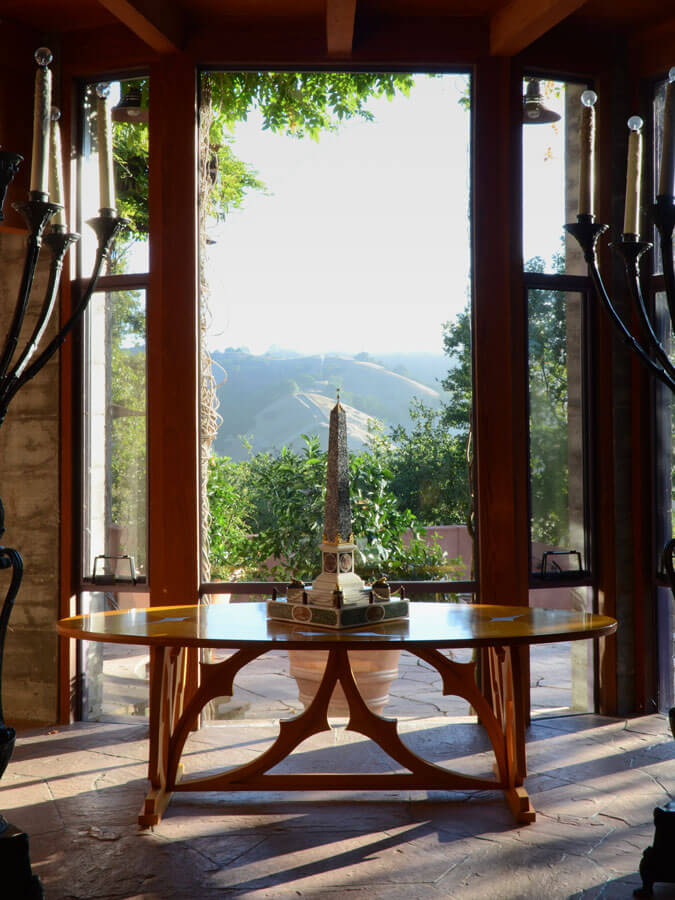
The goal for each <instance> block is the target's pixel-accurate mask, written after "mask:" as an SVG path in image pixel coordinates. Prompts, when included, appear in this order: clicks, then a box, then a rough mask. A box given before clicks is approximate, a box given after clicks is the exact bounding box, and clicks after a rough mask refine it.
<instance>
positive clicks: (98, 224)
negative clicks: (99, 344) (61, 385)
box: [0, 150, 127, 896]
mask: <svg viewBox="0 0 675 900" xmlns="http://www.w3.org/2000/svg"><path fill="white" fill-rule="evenodd" d="M21 161H22V157H21V156H20V155H19V154H17V153H10V152H8V151H6V150H0V219H2V218H3V217H4V216H3V213H2V207H3V206H4V200H5V196H6V193H7V188H8V186H9V184H10V182H11V181H12V179H13V178H14V175H15V174H16V172H17V171H18V168H19V165H20V163H21ZM13 205H14V208H15V209H16V210H17V211H18V212H19V213H20V214H21V215H22V216H23V218H24V220H25V222H26V226H27V231H28V237H27V243H26V256H25V260H24V263H23V271H22V274H21V280H20V283H19V288H18V296H17V299H16V305H15V307H14V310H13V313H12V314H11V321H9V318H10V317H8V327H7V331H6V334H5V336H4V343H2V349H1V350H0V425H2V423H3V422H4V420H5V416H6V415H7V410H8V407H9V404H10V403H11V401H12V400H13V399H14V397H15V396H16V394H17V393H18V392H19V391H20V390H21V388H22V387H23V386H24V385H25V384H27V382H29V381H30V380H31V379H32V378H34V377H35V375H37V373H38V372H39V371H40V370H41V369H42V367H43V366H44V365H45V363H47V362H48V361H49V360H50V359H51V357H52V356H53V355H54V354H55V353H56V351H57V350H58V349H59V348H60V347H61V345H62V344H63V342H64V341H65V339H66V337H67V336H68V334H69V333H70V332H71V331H72V330H73V328H74V327H75V326H76V325H77V323H78V322H79V321H80V319H81V318H82V315H83V313H84V311H85V309H86V308H87V304H88V303H89V300H90V299H91V296H92V294H93V293H94V291H95V289H96V284H97V281H98V278H99V276H100V274H101V272H102V271H103V268H104V265H105V263H106V261H107V259H108V257H109V255H110V251H111V249H112V246H113V242H114V240H115V237H116V235H117V234H118V232H119V231H120V229H121V228H122V227H123V226H124V225H125V224H126V223H127V220H126V219H123V218H121V217H119V216H117V214H116V212H115V210H114V209H107V208H106V209H101V210H100V214H99V215H98V216H97V217H95V218H93V219H90V220H89V222H88V224H89V225H90V226H91V227H92V228H93V230H94V232H95V233H96V237H97V239H98V247H97V251H96V257H95V261H94V268H93V271H92V274H91V277H90V279H89V282H88V284H87V285H86V288H85V289H84V291H83V293H82V294H81V296H80V298H79V300H78V302H77V303H76V304H75V306H74V308H73V309H72V312H71V313H70V315H69V317H68V318H67V319H66V321H65V322H64V324H62V325H61V327H60V328H59V330H58V332H57V334H56V336H55V337H53V338H52V339H51V340H49V341H46V340H43V338H44V336H45V332H46V330H47V327H48V325H49V323H50V321H51V320H52V318H53V315H54V308H55V305H56V298H57V295H58V288H59V282H60V278H61V271H62V268H63V261H64V258H65V255H66V253H67V252H68V249H69V247H70V246H71V245H72V244H74V243H75V242H76V241H77V240H79V235H78V234H75V233H73V232H69V231H67V229H66V226H65V225H52V226H50V227H49V230H47V231H46V228H47V226H48V223H49V220H50V219H51V218H52V216H53V215H54V214H55V213H56V212H57V211H59V210H60V209H62V207H61V206H60V205H59V204H57V203H51V202H49V198H48V195H47V194H44V193H42V192H40V191H31V192H30V193H29V197H28V200H27V201H26V202H24V203H15V204H13ZM43 244H46V245H47V247H48V248H49V251H50V262H49V275H48V279H47V284H46V288H45V292H44V296H43V297H42V299H41V301H40V298H38V305H37V318H36V324H35V326H34V328H33V329H32V332H31V333H30V336H29V337H28V338H27V339H26V340H25V343H24V344H23V347H22V348H20V343H21V342H22V341H23V340H24V337H23V335H22V327H23V325H24V321H25V319H26V313H27V312H28V310H29V306H31V304H32V302H33V298H32V297H31V289H32V287H33V281H34V276H35V270H36V266H37V263H38V259H39V257H40V251H41V249H42V246H43ZM4 525H5V523H4V508H3V505H2V500H0V541H1V540H2V536H3V534H4V531H5V527H4ZM0 569H11V579H10V583H9V588H8V590H7V593H6V596H5V599H4V602H3V604H2V611H1V612H0V777H2V774H3V772H4V771H5V769H6V767H7V764H8V763H9V760H10V758H11V756H12V752H13V750H14V744H15V741H16V732H15V729H14V728H11V727H8V726H7V725H6V724H5V720H4V715H3V708H2V662H3V655H4V647H5V638H6V636H7V628H8V624H9V618H10V615H11V612H12V608H13V606H14V601H15V600H16V597H17V594H18V592H19V588H20V586H21V580H22V577H23V562H22V559H21V554H20V553H19V552H18V550H14V549H12V548H10V547H4V546H0ZM12 832H13V833H12ZM3 834H7V835H10V834H11V836H12V837H13V838H14V840H12V841H5V842H3V846H8V847H10V846H12V847H14V851H15V850H16V845H17V844H20V843H21V838H25V842H26V853H25V857H26V859H27V838H26V836H25V835H23V834H22V833H21V832H19V831H18V829H16V828H15V826H12V825H9V824H8V823H7V821H6V819H4V817H2V816H0V836H2V835H3ZM17 838H18V840H17ZM4 855H5V854H4V853H3V851H2V848H1V847H0V862H3V863H4V862H5V860H4ZM12 856H13V857H15V856H16V853H15V852H13V853H12ZM3 868H4V869H5V871H7V869H6V868H5V866H4V865H3ZM28 871H30V865H29V864H28ZM29 878H30V876H29ZM3 882H4V883H5V885H6V884H7V881H6V878H3ZM28 890H30V889H28ZM40 895H41V894H38V893H36V896H40ZM22 896H23V894H22ZM27 896H28V894H27Z"/></svg>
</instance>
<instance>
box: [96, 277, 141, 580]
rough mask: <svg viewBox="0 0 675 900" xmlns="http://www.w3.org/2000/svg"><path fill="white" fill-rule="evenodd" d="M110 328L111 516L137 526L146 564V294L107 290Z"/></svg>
mask: <svg viewBox="0 0 675 900" xmlns="http://www.w3.org/2000/svg"><path fill="white" fill-rule="evenodd" d="M105 302H106V318H107V319H108V323H109V324H108V327H109V330H110V361H109V365H110V369H109V382H110V384H109V404H108V416H109V420H108V434H109V435H110V449H109V453H110V470H111V471H110V516H111V521H112V523H113V524H115V525H123V526H132V527H135V528H136V530H137V534H136V539H135V540H133V546H132V547H126V546H123V547H122V551H123V552H133V553H134V554H135V556H136V563H137V566H138V568H139V569H140V570H141V571H142V570H143V569H144V568H145V556H146V548H145V521H146V488H145V485H146V418H145V414H146V402H145V395H146V392H145V306H144V304H143V301H142V295H141V294H140V293H138V292H135V291H119V292H117V293H110V294H107V295H106V301H105Z"/></svg>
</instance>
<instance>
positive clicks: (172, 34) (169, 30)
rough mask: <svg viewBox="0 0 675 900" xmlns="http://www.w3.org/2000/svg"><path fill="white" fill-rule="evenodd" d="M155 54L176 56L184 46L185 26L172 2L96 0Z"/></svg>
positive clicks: (164, 0) (169, 0)
mask: <svg viewBox="0 0 675 900" xmlns="http://www.w3.org/2000/svg"><path fill="white" fill-rule="evenodd" d="M99 3H100V4H101V6H105V8H106V9H107V10H108V11H109V12H111V13H112V14H113V15H114V16H115V17H116V18H117V19H119V21H120V22H121V23H122V24H123V25H126V27H127V28H128V29H129V30H130V31H132V32H133V33H134V34H135V35H136V36H137V37H138V38H140V39H141V40H142V41H143V42H144V43H145V44H147V45H148V47H151V48H152V49H153V50H155V51H156V52H157V53H176V52H177V51H178V50H181V49H182V47H183V44H184V32H185V29H184V23H183V15H182V12H181V10H180V9H179V8H178V6H177V5H176V2H175V0H99Z"/></svg>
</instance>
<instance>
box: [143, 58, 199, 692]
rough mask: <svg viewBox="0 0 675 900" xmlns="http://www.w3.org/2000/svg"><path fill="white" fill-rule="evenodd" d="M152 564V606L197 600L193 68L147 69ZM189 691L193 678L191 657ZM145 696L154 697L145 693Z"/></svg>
mask: <svg viewBox="0 0 675 900" xmlns="http://www.w3.org/2000/svg"><path fill="white" fill-rule="evenodd" d="M150 86H151V87H150V90H151V98H152V99H151V106H150V160H149V179H150V185H149V218H150V235H151V237H150V286H149V290H148V301H147V329H148V344H147V346H148V357H147V359H148V368H147V378H148V398H149V400H148V495H149V502H148V544H149V546H148V567H149V580H150V602H151V605H153V606H164V605H180V604H185V603H196V602H197V601H198V599H199V456H198V434H197V429H198V403H197V396H198V388H199V382H198V364H199V363H198V360H199V354H198V328H197V325H198V309H197V306H198V287H197V285H198V274H197V262H198V257H197V107H196V70H195V66H194V62H193V61H192V59H191V58H190V57H188V56H186V55H184V54H174V55H171V56H165V57H162V58H160V60H159V61H158V62H156V63H154V64H153V65H152V66H151V69H150ZM191 655H192V659H191V660H190V663H189V667H188V689H187V696H188V698H189V696H190V695H191V694H192V692H193V690H194V688H195V686H196V683H197V664H196V656H195V655H194V654H191ZM150 702H151V703H152V702H153V697H152V696H151V700H150Z"/></svg>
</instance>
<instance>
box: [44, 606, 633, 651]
mask: <svg viewBox="0 0 675 900" xmlns="http://www.w3.org/2000/svg"><path fill="white" fill-rule="evenodd" d="M56 627H57V631H58V632H59V634H61V635H64V636H65V637H71V638H78V639H82V640H89V641H105V642H110V643H117V644H145V645H148V646H164V647H166V646H178V647H226V648H231V649H237V648H242V647H251V646H252V645H255V644H269V645H275V646H276V648H277V649H280V650H281V649H290V650H293V649H295V650H302V649H312V648H317V647H328V646H331V645H340V646H341V647H345V648H347V649H355V648H357V647H362V646H364V644H367V645H368V647H369V648H377V647H380V648H383V649H384V648H386V647H389V648H391V647H392V645H394V644H401V645H403V644H405V645H407V646H409V647H413V646H415V645H417V646H421V647H422V646H426V647H430V646H433V647H487V646H495V645H513V644H541V643H548V642H556V641H569V640H583V639H587V638H596V637H602V636H603V635H607V634H612V632H614V631H615V630H616V627H617V623H616V621H615V620H614V619H611V618H609V617H608V616H597V615H592V614H591V613H583V612H578V611H574V610H565V609H531V608H529V607H524V606H489V605H482V604H475V605H471V604H466V603H421V602H420V603H417V602H415V603H411V604H410V617H409V618H408V619H403V620H400V621H396V622H387V623H379V624H376V625H368V626H364V627H363V628H358V629H345V630H342V631H329V630H327V629H319V628H313V627H311V626H308V625H305V624H300V623H295V622H293V623H291V622H288V623H287V622H277V621H271V620H269V619H268V618H267V612H266V603H265V602H254V603H232V604H229V603H208V604H207V603H203V604H199V605H195V606H155V607H151V608H147V609H127V610H115V611H112V612H95V613H90V614H88V615H84V616H73V617H71V618H69V619H61V620H60V621H59V622H58V623H57V626H56Z"/></svg>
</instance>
